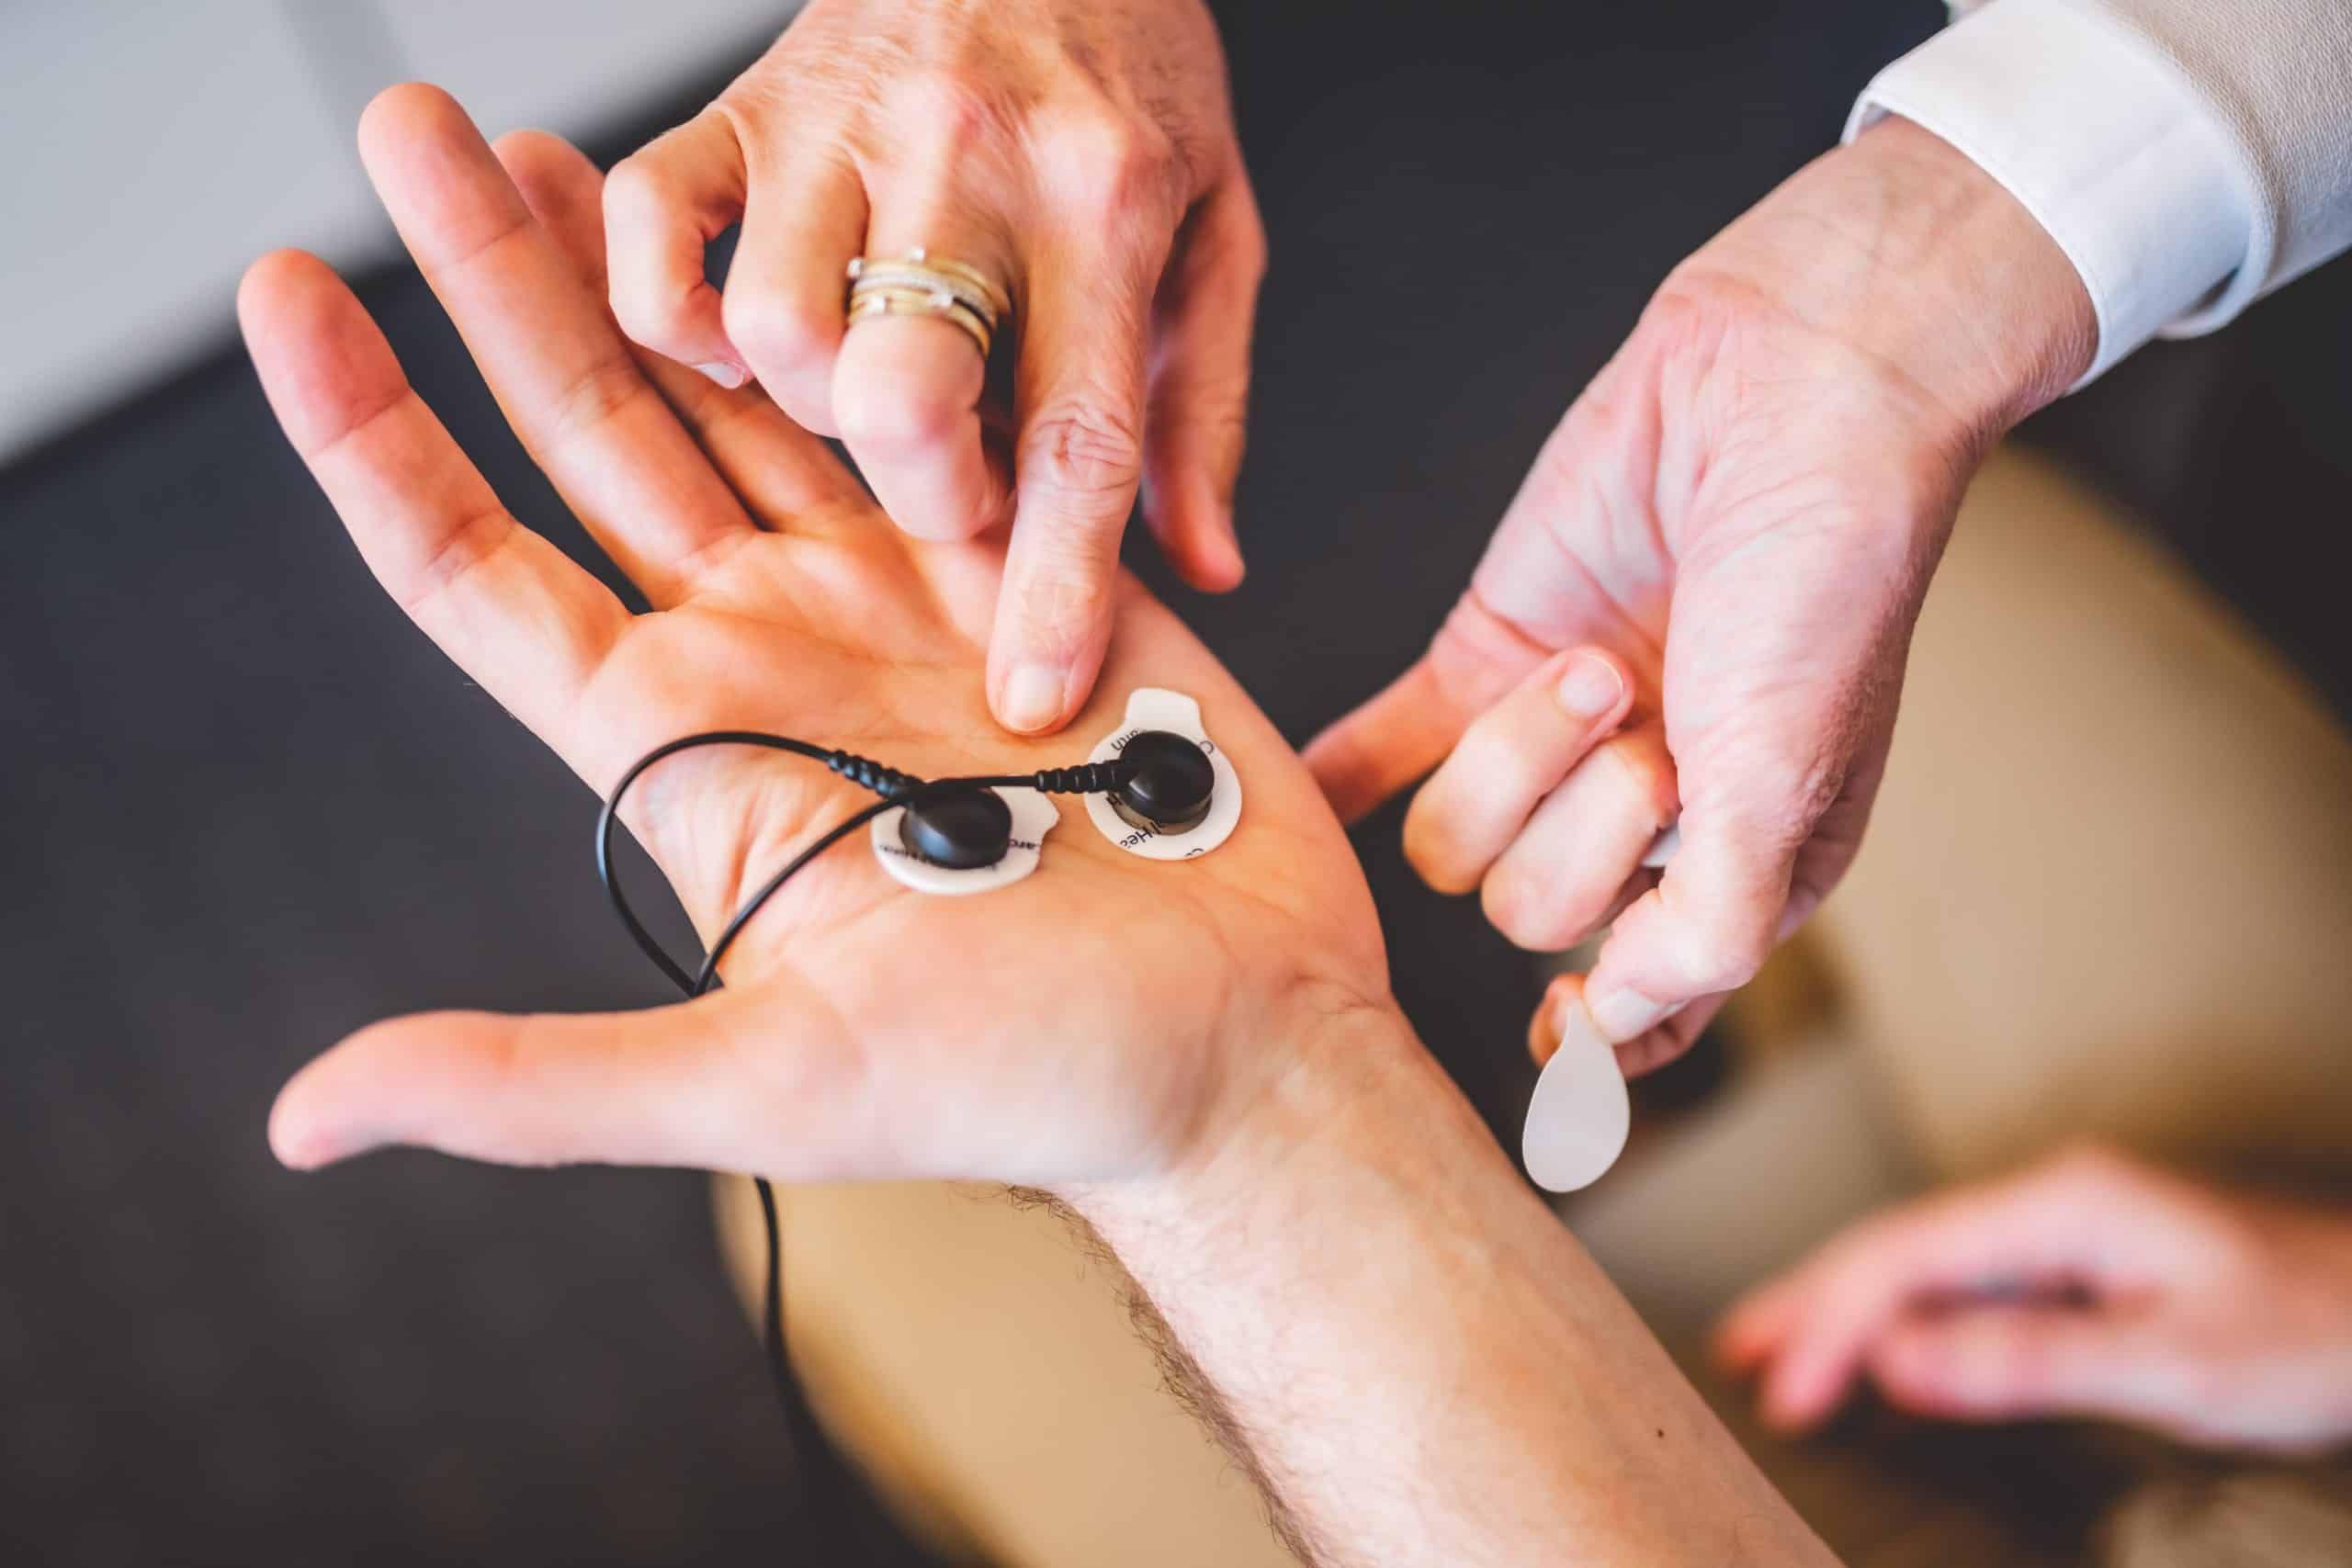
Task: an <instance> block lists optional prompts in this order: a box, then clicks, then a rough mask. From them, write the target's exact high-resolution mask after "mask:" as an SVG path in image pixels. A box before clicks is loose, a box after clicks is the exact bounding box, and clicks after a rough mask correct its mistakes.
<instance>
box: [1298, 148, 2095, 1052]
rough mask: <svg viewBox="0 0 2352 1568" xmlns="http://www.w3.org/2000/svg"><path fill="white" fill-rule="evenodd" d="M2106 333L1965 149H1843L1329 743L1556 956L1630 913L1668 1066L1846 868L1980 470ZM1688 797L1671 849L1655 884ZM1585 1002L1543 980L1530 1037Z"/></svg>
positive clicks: (1649, 332) (1624, 957) (1755, 235)
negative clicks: (1920, 620)
mask: <svg viewBox="0 0 2352 1568" xmlns="http://www.w3.org/2000/svg"><path fill="white" fill-rule="evenodd" d="M2093 330H2094V329H2093V326H2092V317H2091V311H2090V304H2089V301H2088V299H2087V298H2086V295H2085V294H2084V292H2083V290H2082V287H2081V284H2080V283H2079V281H2078V280H2077V279H2076V277H2075V272H2074V269H2073V267H2072V266H2071V265H2070V264H2069V263H2068V262H2067V260H2066V258H2065V256H2064V254H2062V253H2061V252H2060V251H2059V250H2058V248H2057V246H2056V245H2055V243H2052V241H2051V240H2050V238H2049V237H2048V235H2047V234H2045V233H2044V232H2043V231H2041V228H2040V227H2039V226H2037V225H2036V224H2035V222H2034V220H2032V218H2031V217H2030V216H2029V215H2028V214H2027V212H2026V211H2025V209H2023V208H2022V207H2020V206H2019V205H2018V203H2017V202H2016V201H2015V200H2014V199H2012V198H2011V197H2009V196H2008V195H2007V193H2006V192H2005V191H2003V190H2002V189H2001V188H2000V187H1999V186H1996V184H1994V183H1993V181H1992V180H1991V179H1990V178H1989V177H1987V176H1986V175H1985V174H1984V173H1982V172H1981V171H1980V170H1978V169H1977V168H1976V166H1975V165H1974V164H1971V163H1970V162H1968V161H1967V160H1966V159H1965V158H1962V156H1961V155H1960V154H1959V153H1958V152H1954V151H1952V150H1951V148H1950V147H1948V146H1947V145H1945V144H1944V143H1943V142H1942V141H1939V140H1937V139H1936V138H1935V137H1933V136H1931V135H1929V134H1928V132H1926V131H1924V130H1919V129H1918V128H1917V127H1915V126H1912V125H1910V124H1909V123H1908V122H1905V121H1900V120H1891V121H1888V122H1885V123H1883V124H1882V125H1881V126H1879V127H1878V128H1876V129H1874V130H1871V131H1869V132H1867V133H1865V134H1864V135H1863V136H1862V137H1861V138H1860V140H1859V141H1857V142H1856V143H1855V144H1854V145H1852V146H1850V147H1848V148H1844V149H1841V150H1840V151H1838V152H1832V153H1830V154H1829V155H1827V156H1826V157H1824V158H1822V159H1821V160H1819V161H1818V162H1816V163H1815V164H1813V165H1812V166H1811V167H1810V168H1808V169H1806V170H1804V172H1802V173H1800V174H1799V175H1796V176H1795V177H1794V178H1793V179H1792V180H1791V181H1790V182H1789V183H1788V184H1787V185H1785V186H1782V187H1781V189H1780V190H1778V191H1776V192H1774V193H1773V194H1772V195H1771V196H1770V197H1767V198H1766V199H1765V200H1764V201H1763V202H1762V203H1761V204H1759V205H1758V207H1756V208H1755V209H1753V210H1752V211H1750V212H1749V213H1748V214H1747V216H1746V217H1744V218H1742V219H1741V220H1738V221H1737V222H1736V223H1734V224H1733V225H1732V226H1731V228H1729V229H1728V230H1726V231H1724V233H1723V234H1722V235H1721V236H1719V237H1718V238H1717V239H1715V240H1714V241H1713V242H1712V243H1709V244H1708V245H1706V246H1705V247H1704V248H1703V249H1702V250H1701V251H1700V252H1699V253H1698V254H1695V255H1693V256H1692V257H1691V259H1690V260H1689V261H1687V262H1686V263H1684V264H1683V265H1681V266H1680V267H1679V268H1677V269H1676V271H1675V272H1674V274H1673V276H1670V277H1669V278H1668V280H1667V281H1666V283H1665V285H1664V287H1663V288H1660V289H1659V291H1658V294H1657V298H1656V299H1655V300H1654V301H1653V302H1652V303H1651V305H1650V307H1649V309H1648V310H1646V311H1645V313H1644V315H1643V317H1642V320H1641V321H1640V324H1639V325H1638V326H1637V327H1636V328H1635V329H1634V333H1633V335H1632V337H1631V338H1630V339H1629V340H1628V341H1627V342H1626V344H1624V346H1623V349H1622V350H1621V351H1620V352H1619V353H1618V355H1616V357H1615V358H1614V359H1612V360H1611V362H1610V364H1609V365H1608V366H1607V367H1605V368H1603V369H1602V370H1601V372H1600V375H1599V376H1598V377H1596V378H1594V380H1593V381H1592V383H1591V385H1590V386H1589V387H1588V388H1587V389H1586V390H1585V392H1584V394H1583V395H1582V396H1581V397H1579V398H1578V399H1577V402H1576V404H1575V406H1574V407H1573V408H1571V409H1570V410H1569V411H1568V413H1567V416H1566V419H1565V420H1564V421H1563V422H1562V423H1561V425H1560V428H1559V430H1558V432H1557V434H1555V435H1554V436H1553V437H1552V439H1551V441H1550V443H1549V444H1548V445H1547V446H1545V448H1544V452H1543V454H1542V456H1541V457H1539V458H1538V460H1537V462H1536V466H1535V468H1534V471H1533V472H1532V474H1531V475H1530V476H1529V478H1528V479H1527V482H1526V484H1525V485H1524V486H1523V487H1522V488H1521V491H1520V493H1519V496H1518V499H1517V500H1516V501H1515V502H1513V503H1512V505H1511V508H1510V513H1508V514H1507V515H1506V516H1505V517H1504V519H1503V522H1502V525H1501V526H1500V527H1499V528H1498V530H1497V532H1496V534H1495V537H1494V541H1493V543H1492V544H1491V545H1490V546H1489V547H1488V548H1487V556H1486V558H1485V560H1484V562H1483V563H1482V564H1481V565H1480V566H1479V568H1478V570H1477V573H1476V576H1475V577H1474V578H1473V579H1472V581H1471V585H1470V589H1469V592H1467V593H1465V594H1464V596H1463V598H1462V600H1461V603H1460V604H1458V605H1457V606H1456V608H1455V609H1454V611H1453V615H1452V616H1451V617H1450V618H1449V619H1448V620H1447V622H1446V624H1445V626H1444V627H1443V628H1442V630H1441V631H1440V632H1439V633H1438V634H1437V637H1436V640H1435V641H1434V642H1433V643H1432V644H1431V646H1430V650H1429V653H1428V655H1427V656H1426V657H1425V658H1423V659H1422V660H1420V661H1419V663H1417V664H1416V665H1414V666H1413V667H1412V668H1411V669H1410V670H1408V671H1407V672H1406V673H1405V675H1404V676H1403V677H1402V678H1401V679H1399V680H1398V681H1397V682H1396V683H1395V684H1394V685H1392V686H1390V687H1389V688H1388V689H1387V690H1386V691H1385V692H1383V693H1382V694H1379V695H1378V696H1376V697H1374V699H1373V700H1372V701H1371V702H1369V703H1367V704H1366V705H1364V706H1363V707H1362V708H1360V709H1359V710H1357V711H1356V712H1355V713H1354V714H1352V715H1351V716H1348V717H1347V718H1344V719H1342V720H1341V721H1340V723H1339V724H1338V725H1337V726H1335V727H1334V728H1332V729H1331V730H1330V731H1329V732H1328V733H1327V734H1325V735H1324V736H1323V737H1322V738H1321V739H1318V740H1317V742H1316V744H1315V745H1314V746H1313V747H1311V748H1310V749H1309V751H1308V757H1309V761H1310V762H1311V764H1312V765H1313V767H1314V768H1315V770H1316V772H1317V775H1318V776H1319V777H1320V778H1321V779H1322V781H1323V783H1324V786H1325V788H1326V789H1327V790H1328V791H1329V793H1330V795H1331V798H1332V800H1333V802H1334V804H1335V805H1337V807H1339V809H1340V813H1341V815H1342V816H1344V817H1348V818H1354V817H1356V816H1359V815H1361V814H1362V813H1363V812H1364V811H1366V810H1369V809H1370V808H1371V807H1373V806H1374V805H1376V804H1377V803H1379V802H1380V801H1381V800H1383V799H1385V797H1387V796H1388V795H1393V794H1395V793H1396V792H1397V791H1398V790H1400V789H1403V788H1405V787H1406V786H1407V785H1408V784H1411V783H1412V781H1413V780H1414V779H1416V778H1418V777H1419V775H1420V774H1422V773H1425V772H1427V771H1428V770H1429V769H1430V767H1431V766H1432V765H1434V764H1437V763H1439V762H1440V761H1445V762H1446V765H1445V766H1444V767H1443V768H1441V769H1440V770H1439V773H1438V774H1437V776H1436V777H1435V778H1434V779H1432V780H1431V781H1430V784H1429V785H1428V786H1427V787H1426V788H1425V789H1424V790H1423V791H1422V793H1421V795H1420V797H1419V799H1418V800H1417V801H1416V802H1415V806H1414V810H1413V812H1412V815H1411V817H1410V818H1408V824H1407V835H1406V843H1407V849H1408V852H1409V853H1410V854H1411V856H1412V858H1413V861H1414V863H1416V864H1417V865H1418V866H1419V868H1420V870H1421V872H1422V874H1424V875H1425V876H1426V877H1427V878H1428V879H1429V880H1430V883H1431V884H1432V885H1433V886H1437V887H1440V888H1442V889H1444V890H1447V891H1457V892H1467V891H1469V890H1470V889H1472V888H1480V889H1482V891H1483V893H1484V897H1485V901H1486V908H1487V912H1488V914H1489V915H1490V916H1491V917H1492V918H1493V919H1494V921H1495V923H1496V924H1497V925H1498V926H1499V927H1500V928H1501V929H1502V931H1503V932H1504V933H1505V934H1506V935H1508V936H1509V937H1510V938H1511V939H1512V940H1513V941H1515V942H1519V943H1521V945H1523V946H1527V947H1531V948H1537V949H1543V950H1552V951H1556V950H1562V949H1566V948H1567V947H1570V946H1573V945H1574V944H1575V943H1576V942H1578V941H1580V940H1582V939H1583V938H1584V937H1585V936H1586V935H1587V934H1588V933H1589V932H1590V931H1594V930H1596V929H1597V928H1599V927H1600V926H1601V925H1603V924H1605V923H1607V922H1608V921H1609V920H1610V919H1611V917H1612V916H1614V917H1615V920H1616V924H1615V929H1614V931H1613V933H1612V934H1611V937H1610V939H1609V941H1608V942H1607V943H1606V944H1605V946H1604V947H1603V949H1602V952H1601V954H1600V961H1599V963H1598V964H1597V966H1596V967H1595V969H1594V970H1593V972H1592V974H1591V976H1589V986H1588V987H1586V990H1585V991H1584V992H1583V993H1582V995H1584V996H1589V1008H1590V1016H1591V1019H1592V1020H1593V1021H1595V1022H1597V1023H1598V1025H1599V1027H1600V1032H1601V1033H1602V1034H1603V1035H1604V1036H1605V1037H1606V1038H1607V1039H1608V1040H1610V1041H1611V1042H1612V1043H1615V1044H1616V1045H1617V1047H1618V1053H1619V1060H1620V1062H1621V1063H1622V1065H1623V1066H1624V1067H1625V1068H1626V1069H1627V1070H1628V1071H1631V1072H1638V1071H1641V1070H1644V1069H1645V1068H1647V1067H1650V1066H1656V1065H1657V1064H1658V1063H1660V1062H1663V1061H1665V1060H1668V1059H1669V1058H1671V1057H1672V1056H1673V1055H1677V1054H1678V1053H1679V1052H1680V1051H1681V1050H1682V1049H1683V1048H1684V1047H1686V1046H1687V1045H1688V1044H1689V1043H1690V1041H1691V1038H1692V1037H1693V1036H1694V1035H1695V1034H1696V1033H1697V1032H1698V1029H1699V1027H1700V1026H1701V1024H1702V1022H1703V1021H1704V1020H1705V1018H1706V1017H1707V1015H1709V1014H1710V1013H1711V1012H1712V1011H1713V1008H1714V1006H1715V1003H1716V999H1717V998H1720V997H1721V995H1722V994H1723V993H1724V992H1726V991H1729V990H1731V989H1733V988H1734V987H1737V986H1739V985H1741V984H1742V983H1744V982H1745V981H1746V980H1747V978H1748V977H1749V976H1751V975H1752V974H1754V973H1755V971H1756V969H1757V967H1758V964H1761V963H1762V962H1763V960H1764V957H1765V955H1766V953H1768V952H1770V949H1771V947H1772V945H1773V944H1774V943H1775V942H1777V941H1779V940H1780V939H1781V937H1783V936H1784V935H1786V934H1787V932H1788V931H1790V930H1791V929H1792V927H1793V926H1795V925H1796V924H1797V923H1798V922H1799V921H1801V920H1802V919H1804V917H1805V916H1806V915H1807V914H1808V913H1809V912H1810V911H1811V910H1812V909H1813V908H1814V907H1815V905H1816V904H1817V903H1819V902H1820V900H1821V897H1822V896H1823V895H1824V894H1826V892H1827V891H1828V890H1829V888H1830V886H1832V885H1833V884H1835V883H1836V882H1837V880H1838V877H1839V876H1840V875H1841V874H1843V873H1844V871H1845V869H1846V865H1847V863H1848V862H1849V860H1850V859H1851V858H1852V856H1853V853H1854V849H1855V846H1856V844H1857V842H1858V841H1859V840H1860V834H1861V831H1862V825H1863V820H1864V818H1866V817H1867V816H1868V814H1869V811H1870V805H1871V796H1872V795H1873V794H1874V793H1875V792H1876V790H1877V787H1878V783H1879V777H1880V773H1881V769H1882V768H1883V765H1884V762H1885V760H1886V751H1887V743H1888V740H1889V738H1890V736H1891V734H1892V731H1893V728H1894V706H1895V694H1896V690H1897V688H1898V687H1899V685H1900V684H1901V682H1902V676H1903V663H1904V658H1905V652H1906V650H1907V649H1908V646H1909V641H1910V636H1911V626H1912V622H1913V620H1914V619H1915V618H1916V616H1917V614H1918V610H1919V604H1920V598H1921V595H1922V594H1923V592H1925V590H1926V587H1927V583H1928V574H1929V573H1930V572H1931V571H1932V570H1934V568H1935V565H1936V561H1937V558H1938V557H1939V553H1940V552H1941V550H1942V547H1943V542H1944V538H1945V536H1946V534H1947V532H1948V531H1949V529H1950V526H1951V519H1952V515H1953V513H1954V511H1955V510H1956V508H1957V506H1958V503H1959V500H1960V496H1961V492H1962V488H1963V487H1964V485H1965V484H1966V482H1967V479H1968V476H1969V474H1970V472H1971V471H1972V470H1973V468H1974V466H1975V464H1976V462H1977V460H1978V458H1979V457H1980V456H1981V454H1982V453H1983V452H1984V450H1985V446H1987V444H1988V443H1989V442H1990V441H1991V440H1992V438H1993V437H1994V436H1995V435H1996V434H1998V433H1999V432H2000V431H2002V430H2004V429H2006V428H2007V426H2008V425H2009V424H2010V423H2013V422H2014V421H2015V420H2016V419H2018V417H2020V416H2021V415H2022V414H2023V413H2025V412H2027V411H2028V410H2030V409H2031V408H2033V407H2035V406H2037V405H2038V404H2039V403H2041V402H2042V401H2044V400H2048V399H2049V398H2051V397H2052V396H2055V395H2056V394H2057V393H2058V392H2059V391H2060V390H2062V389H2064V388H2065V387H2066V386H2067V385H2068V384H2069V383H2070V382H2071V381H2072V380H2074V379H2075V378H2076V377H2077V376H2078V375H2079V374H2080V372H2081V371H2083V370H2084V369H2085V368H2086V367H2087V366H2088V365H2089V363H2090V355H2091V351H2092V347H2093ZM1579 647H1583V648H1586V649H1589V650H1591V651H1588V652H1586V653H1583V654H1578V655H1577V656H1576V657H1575V658H1573V659H1570V658H1568V657H1566V650H1569V649H1577V648H1579ZM1612 675H1613V676H1614V677H1615V678H1616V679H1617V680H1618V681H1620V682H1623V687H1624V690H1623V693H1622V694H1612V693H1611V686H1610V681H1611V676H1612ZM1621 721H1622V722H1621ZM1449 754H1450V761H1449V760H1448V758H1449ZM1678 811H1679V816H1680V820H1681V848H1680V851H1679V855H1678V856H1677V858H1676V859H1675V861H1674V863H1673V864H1672V866H1671V868H1670V869H1668V871H1667V872H1666V874H1665V875H1664V877H1663V879H1662V880H1661V879H1659V878H1657V876H1656V875H1655V874H1650V873H1643V872H1639V871H1638V870H1637V863H1638V862H1639V860H1640V859H1641V857H1642V856H1643V854H1644V852H1645V850H1646V849H1647V847H1648V846H1649V844H1650V842H1651V840H1652V839H1653V837H1654V836H1655V835H1656V834H1657V831H1658V829H1659V828H1660V827H1661V826H1662V825H1663V824H1665V823H1667V822H1668V821H1670V820H1672V819H1673V818H1675V817H1676V815H1677V813H1678ZM1621 908H1622V910H1623V912H1622V913H1619V912H1618V911H1620V909H1621ZM1580 1005H1584V1004H1583V1003H1582V1002H1581V1001H1580V1000H1579V993H1578V992H1577V989H1576V988H1575V986H1574V984H1573V983H1570V984H1564V986H1563V988H1562V989H1561V990H1559V991H1558V992H1555V995H1554V996H1553V997H1552V998H1547V1002H1546V1006H1545V1009H1544V1011H1543V1012H1542V1013H1541V1014H1539V1015H1538V1022H1537V1028H1536V1031H1535V1044H1536V1049H1537V1052H1538V1054H1539V1055H1542V1054H1544V1052H1545V1051H1546V1049H1547V1047H1548V1045H1549V1044H1550V1043H1552V1042H1554V1041H1556V1040H1557V1038H1558V1034H1559V1015H1560V1013H1561V1012H1562V1011H1563V1010H1569V1009H1574V1008H1575V1007H1577V1006H1580ZM1579 1026H1581V1025H1579Z"/></svg>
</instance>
